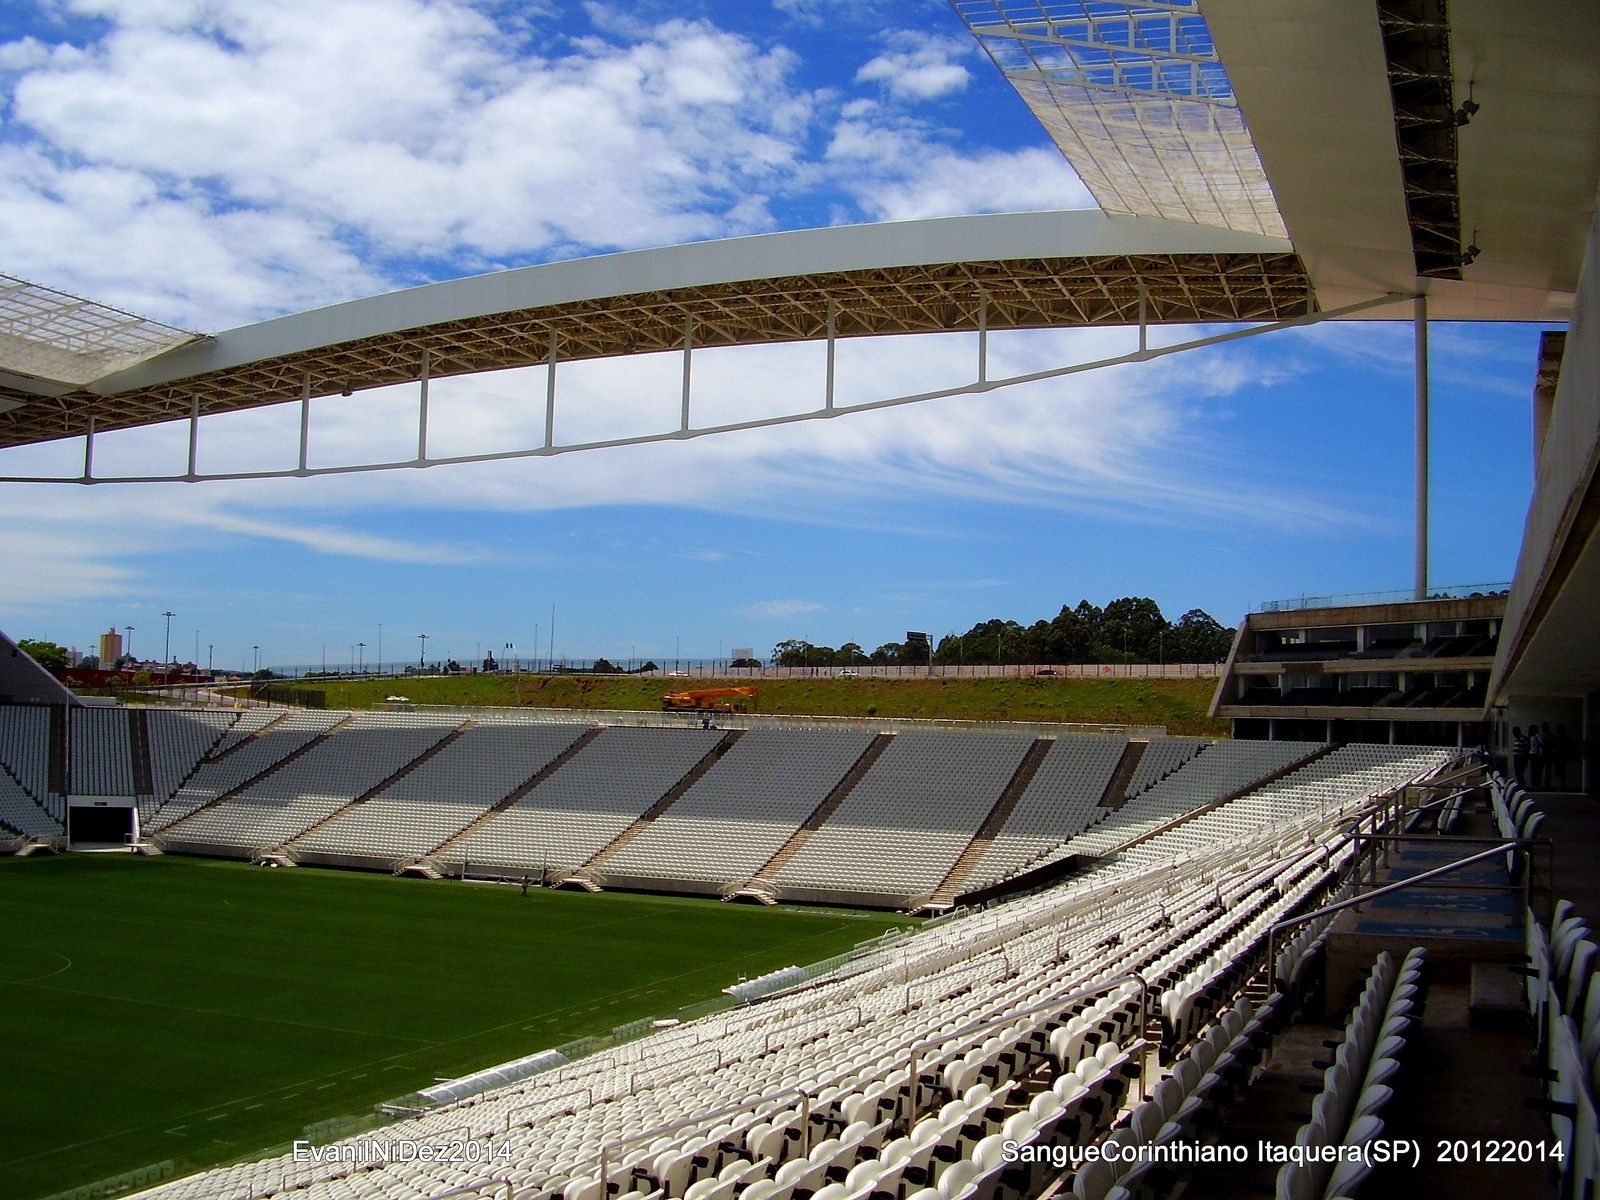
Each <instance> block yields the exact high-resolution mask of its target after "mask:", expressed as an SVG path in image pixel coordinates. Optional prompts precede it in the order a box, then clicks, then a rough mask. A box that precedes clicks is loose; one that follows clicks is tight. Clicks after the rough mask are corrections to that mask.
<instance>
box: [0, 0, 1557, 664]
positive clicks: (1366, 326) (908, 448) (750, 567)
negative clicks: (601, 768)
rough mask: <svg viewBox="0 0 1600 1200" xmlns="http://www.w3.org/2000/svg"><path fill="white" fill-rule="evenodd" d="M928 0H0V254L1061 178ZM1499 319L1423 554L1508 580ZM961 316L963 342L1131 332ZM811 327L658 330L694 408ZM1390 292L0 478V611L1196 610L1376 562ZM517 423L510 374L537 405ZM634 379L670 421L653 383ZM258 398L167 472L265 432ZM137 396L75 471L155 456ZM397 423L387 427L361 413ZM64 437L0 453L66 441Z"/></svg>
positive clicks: (229, 632) (570, 392) (566, 219)
mask: <svg viewBox="0 0 1600 1200" xmlns="http://www.w3.org/2000/svg"><path fill="white" fill-rule="evenodd" d="M1091 206H1092V200H1090V198H1089V197H1088V195H1087V193H1086V191H1085V190H1084V189H1083V187H1082V185H1081V184H1080V183H1079V182H1078V181H1077V179H1076V177H1075V176H1074V175H1073V174H1072V172H1071V171H1070V169H1069V168H1068V167H1067V166H1066V164H1065V163H1064V162H1063V160H1062V159H1061V157H1060V156H1059V154H1058V153H1057V152H1056V151H1055V149H1054V148H1053V146H1052V145H1051V144H1050V143H1049V141H1048V139H1047V137H1046V136H1045V134H1044V132H1043V130H1042V129H1041V128H1040V127H1039V126H1038V125H1037V123H1036V122H1035V121H1034V120H1033V118H1032V117H1031V116H1030V115H1029V114H1028V113H1027V112H1026V110H1025V109H1024V108H1023V106H1022V104H1021V102H1020V101H1019V100H1018V99H1017V98H1016V96H1015V94H1014V93H1013V92H1012V90H1011V88H1010V86H1009V85H1008V84H1006V83H1005V81H1004V80H1003V79H1002V78H1001V77H1000V76H999V74H998V73H997V72H996V71H995V70H994V68H993V67H992V65H991V64H990V63H989V62H988V60H987V59H986V58H985V57H984V56H983V55H982V53H981V51H980V50H979V49H978V47H977V46H976V44H975V43H974V42H973V41H972V40H971V38H970V37H969V36H968V35H967V33H966V31H965V29H964V27H963V26H962V25H961V23H960V21H959V20H958V18H957V17H956V16H955V15H954V13H953V12H952V11H951V10H950V8H949V7H948V5H946V4H945V3H944V2H943V0H938V2H935V0H915V2H910V3H906V2H899V3H893V4H890V3H886V2H885V3H873V2H871V0H776V2H772V3H767V2H756V0H749V2H729V3H695V2H694V0H675V2H674V3H671V4H667V3H659V4H658V3H651V2H645V3H628V4H622V3H615V4H605V3H598V2H596V3H586V4H583V3H533V4H529V3H522V2H515V3H513V2H509V0H507V2H495V0H483V2H480V3H477V4H469V3H445V2H439V0H333V2H332V3H329V2H328V0H318V2H316V3H312V2H310V0H276V2H275V3H273V4H270V5H266V4H261V3H259V2H258V0H41V2H37V3H9V4H6V5H5V6H3V7H0V272H4V273H7V274H11V275H17V276H21V277H24V278H27V279H31V280H34V281H36V282H39V283H43V284H47V285H49V286H53V287H57V288H61V289H63V290H66V291H70V292H75V293H77V294H81V295H87V296H90V297H92V298H94V299H97V300H100V301H103V302H106V303H110V304H114V305H117V306H120V307H124V308H127V309H130V310H132V311H135V312H139V313H141V314H144V315H147V316H151V317H155V318H157V319H160V320H164V321H168V322H171V323H173V324H176V325H179V326H182V327H185V328H190V329H194V330H197V331H201V332H215V331H218V330H223V329H228V328H232V327H235V326H238V325H241V324H246V323H249V322H252V321H256V320H260V319H263V318H266V317H270V316H274V315H278V314H281V313H285V312H295V311H300V310H303V309H306V308H309V307H314V306H317V305H321V304H326V303H332V302H335V301H339V300H343V299H349V298H352V297H357V296H362V295H370V294H374V293H377V292H382V291H385V290H390V289H393V288H396V287H403V286H410V285H414V284H417V283H421V282H427V281H430V280H436V279H445V278H452V277H457V276H462V275H468V274H474V273H478V272H481V271H487V270H493V269H496V268H500V267H507V266H520V265H525V264H530V263H538V262H545V261H553V260H557V259H562V258H570V257H575V256H581V255H585V254H593V253H602V252H606V251H612V250H617V249H627V248H633V247H640V246H652V245H666V244H673V243H676V242H682V241H688V240H701V239H707V238H716V237H723V236H732V235H740V234H749V233H761V232H767V231H773V230H783V229H798V228H807V227H812V226H817V225H826V224H838V223H850V222H861V221H877V220H894V219H909V218H917V217H928V216H941V215H953V214H958V213H967V212H982V211H1021V210H1034V209H1048V208H1082V207H1091ZM1537 338H1538V330H1537V329H1535V328H1533V327H1497V326H1440V327H1437V328H1436V330H1435V334H1434V355H1433V362H1434V389H1435V394H1434V422H1433V430H1434V433H1433V450H1434V487H1433V509H1434V526H1433V579H1434V581H1435V582H1436V583H1440V584H1453V583H1485V582H1494V581H1502V580H1505V579H1508V578H1509V577H1510V575H1511V572H1512V569H1513V566H1514V561H1515V554H1516V548H1517V545H1518V542H1519V539H1520V534H1521V526H1522V518H1523V514H1524V512H1525V510H1526V505H1527V497H1528V493H1529V487H1530V456H1531V451H1530V436H1529V432H1528V427H1529V415H1528V414H1529V404H1530V400H1529V396H1530V391H1531V385H1532V377H1533V365H1534V361H1535V353H1536V346H1537ZM1131 343H1132V335H1131V334H1129V333H1127V332H1126V331H1095V332H1092V333H1078V334H1069V333H1059V332H1058V333H1015V334H1001V335H995V336H994V337H993V338H992V339H991V354H992V355H993V356H994V357H995V359H996V361H997V366H996V368H995V369H996V370H1004V371H1006V372H1007V373H1009V371H1010V370H1011V369H1015V370H1017V371H1024V370H1036V369H1042V368H1046V367H1052V366H1059V365H1063V364H1065V363H1068V362H1072V361H1076V360H1078V359H1081V358H1083V357H1093V356H1098V355H1101V354H1106V353H1120V352H1123V351H1125V350H1127V349H1129V348H1130V346H1131ZM974 353H975V348H974V343H973V339H971V338H962V337H954V336H952V337H938V338H900V339H880V340H874V341H871V342H859V343H850V344H849V345H848V346H846V347H845V348H844V349H843V350H842V351H841V354H840V366H839V381H840V398H841V401H842V402H844V401H848V400H867V399H874V398H881V397H886V396H893V395H898V394H904V393H906V392H910V391H916V390H921V389H923V388H925V387H937V386H945V385H948V384H949V383H952V382H955V381H956V380H959V379H961V378H964V377H970V375H971V371H972V361H973V355H974ZM821 364H822V357H821V350H820V348H819V347H817V346H809V347H807V346H800V347H784V348H779V349H772V350H739V351H721V352H716V353H707V354H704V355H702V356H700V357H698V358H697V359H696V365H695V372H696V387H697V400H696V404H697V406H698V407H697V411H698V412H699V413H700V414H701V416H700V419H702V420H706V419H710V418H711V417H712V416H714V415H715V414H716V413H717V412H719V411H722V412H731V411H733V410H734V408H735V406H737V405H748V404H758V405H763V406H768V407H769V408H770V410H771V411H781V410H784V409H786V408H793V409H800V408H805V407H811V406H813V405H814V404H815V403H816V398H817V396H818V395H819V394H820V387H821V370H822V367H821ZM679 370H680V367H679V362H678V360H677V359H676V358H670V357H669V358H662V359H650V358H644V359H629V360H626V361H619V362H608V363H595V364H588V365H582V366H573V367H571V368H568V369H567V371H566V372H565V373H564V374H563V376H562V389H563V393H562V394H563V407H562V415H561V420H560V423H559V424H558V430H557V432H558V437H561V438H574V437H579V436H583V435H584V434H586V433H595V432H598V431H601V430H605V431H608V432H614V431H616V430H619V429H628V430H642V429H644V428H648V427H650V426H651V425H652V424H653V423H654V424H659V420H660V414H663V413H666V414H671V415H675V412H676V405H677V403H678V395H677V386H678V385H677V380H678V373H679ZM1411 386H1412V384H1411V330H1410V328H1409V326H1408V325H1404V324H1389V323H1347V324H1340V325H1325V326H1319V327H1315V328H1311V329H1306V330H1296V331H1289V332H1284V333H1278V334H1274V335H1271V336H1270V337H1264V338H1259V339H1250V340H1247V341H1245V342H1242V343H1235V344H1233V345H1231V346H1228V347H1224V348H1217V349H1210V350H1204V351H1198V352H1193V353H1190V354H1184V355H1176V356H1172V357H1170V358H1166V359H1164V360H1161V361H1158V362H1152V363H1147V364H1143V365H1139V366H1136V367H1122V368H1116V369H1113V370H1107V371H1101V372H1094V373H1090V374H1086V375H1079V376H1073V377H1069V378H1067V379H1064V380H1057V381H1053V382H1048V383H1039V384H1032V385H1027V386H1025V387H1019V388H1013V389H1007V390H1004V391H1001V392H996V393H993V394H990V395H988V396H984V397H966V398H960V399H949V400H941V401H934V402H930V403H926V404H921V405H915V406H910V407H906V408H901V409H896V410H891V411H888V412H882V413H875V414H871V415H863V416H856V417H850V418H847V419H844V420H840V421H832V422H827V423H825V424H811V425H803V426H791V427H786V428H779V429H770V430H764V431H758V432H749V433H741V434H734V435H726V436H722V437H717V438H707V439H701V440H699V441H696V442H693V443H682V444H668V445H661V446H654V447H640V448H632V449H628V450H619V451H603V452H597V453H585V454H577V455H568V456H564V457H561V458H558V459H535V460H525V461H520V462H511V463H500V464H493V465H484V466H462V467H449V468H438V469H434V470H430V471H426V472H394V473H388V474H382V475H362V476H353V477H344V478H328V479H318V480H298V481H297V480H281V481H272V482H257V483H250V484H238V485H231V484H230V485H205V486H200V487H186V486H182V485H170V486H153V485H151V486H144V485H141V486H133V487H100V488H82V487H64V486H34V485H9V486H7V485H0V506H3V508H4V511H5V513H6V520H5V521H4V522H3V523H0V547H3V549H4V552H5V553H4V557H5V560H6V561H7V563H8V564H9V567H10V569H9V570H7V571H6V572H4V573H3V575H0V628H4V629H5V630H6V631H7V632H8V633H10V634H12V635H13V636H17V637H41V638H48V639H50V640H54V641H58V642H62V643H65V644H71V645H77V646H80V647H89V646H91V645H92V641H93V638H94V636H95V634H96V633H97V632H98V631H99V630H103V629H105V628H106V627H107V626H109V625H112V624H115V625H117V626H118V627H121V626H124V625H133V626H135V627H136V632H135V634H134V649H135V651H136V652H138V653H140V654H141V655H143V654H152V653H155V654H159V652H160V649H161V643H160V639H161V638H162V636H163V631H164V621H163V619H162V617H161V616H160V614H161V613H162V612H163V611H164V610H166V609H169V608H170V609H171V610H173V611H174V612H175V613H177V614H178V615H177V616H176V617H175V618H174V620H173V622H172V630H173V634H172V640H173V651H174V653H175V654H178V655H181V656H183V657H189V656H191V655H192V654H193V653H194V647H195V644H196V641H197V640H198V644H199V646H200V651H201V657H202V658H204V656H205V654H206V653H207V649H208V647H214V648H215V649H214V651H213V653H214V655H215V660H216V661H217V663H218V664H221V665H241V664H245V663H248V662H249V661H250V660H251V656H252V651H251V647H252V646H253V645H260V646H261V647H262V648H263V659H264V661H266V662H270V663H278V664H286V663H308V662H316V661H318V660H319V658H320V656H321V653H322V648H323V646H324V645H326V647H327V655H328V660H329V663H330V665H332V664H333V663H336V662H343V661H345V660H347V659H348V657H349V653H350V647H351V645H352V644H353V643H355V642H357V641H365V642H366V643H367V649H366V651H365V655H366V657H367V659H368V660H369V661H370V660H371V659H372V658H373V657H374V655H375V652H376V643H377V639H378V636H379V626H380V625H382V627H383V638H384V652H385V657H386V658H387V659H390V660H391V661H393V660H397V659H399V658H401V657H402V656H406V657H412V658H414V657H415V654H416V651H417V649H418V644H419V643H418V639H417V636H416V635H417V634H418V633H421V632H426V633H428V634H429V635H430V638H429V643H428V645H429V658H430V659H432V658H434V657H435V656H436V655H450V656H455V657H458V658H463V659H465V658H467V657H468V656H471V655H474V654H475V653H477V652H478V650H479V648H484V649H487V648H489V647H499V646H503V645H504V644H505V643H507V642H512V643H515V644H516V645H517V646H518V647H519V649H520V648H523V647H529V648H531V647H532V646H533V644H534V640H535V637H536V635H537V637H538V641H539V643H540V645H541V647H543V648H544V649H548V638H549V621H550V611H551V606H552V605H554V606H555V608H556V613H557V616H556V639H555V651H556V654H557V656H558V657H568V658H589V657H592V656H595V655H606V656H608V657H611V658H613V659H617V658H632V657H635V656H637V657H639V658H644V657H652V658H655V659H657V660H658V661H660V660H662V659H663V658H666V657H670V656H672V655H674V654H676V653H678V652H679V648H680V647H681V653H682V654H683V656H684V657H711V656H714V655H717V654H718V653H719V652H720V653H722V654H726V653H727V651H728V650H729V649H730V648H731V647H733V646H753V647H755V648H756V649H757V651H758V653H761V654H763V655H764V654H766V653H768V652H770V650H771V647H772V646H773V644H774V643H775V642H777V641H779V640H782V639H784V638H788V637H804V638H807V639H809V640H811V641H815V642H822V643H828V644H832V645H838V644H840V643H842V642H845V641H857V642H860V643H861V644H863V645H865V646H867V647H868V648H871V647H873V646H876V645H878V644H879V643H881V642H884V641H888V640H892V639H898V638H900V637H901V636H902V635H903V634H904V632H905V630H907V629H926V630H929V631H931V632H933V633H935V634H936V635H937V634H943V633H945V632H951V631H956V630H963V629H966V628H967V627H969V626H970V625H972V624H973V623H975V622H977V621H980V620H983V619H986V618H988V617H991V616H1005V617H1012V618H1015V619H1018V620H1021V621H1024V622H1029V621H1032V620H1034V619H1036V618H1038V617H1041V616H1042V617H1048V616H1051V615H1053V614H1054V613H1055V611H1056V610H1057V609H1058V608H1059V607H1060V605H1061V604H1063V603H1067V604H1075V603H1076V602H1077V601H1078V600H1079V599H1082V598H1088V599H1089V600H1091V601H1093V602H1095V603H1099V604H1104V603H1105V602H1107V601H1109V600H1111V599H1113V598H1115V597H1118V596H1122V595H1148V596H1151V597H1153V598H1154V599H1155V600H1156V601H1157V602H1158V603H1159V604H1160V605H1161V607H1162V609H1163V610H1164V611H1165V612H1166V613H1167V615H1168V616H1169V618H1172V619H1176V618H1177V617H1178V616H1179V615H1180V614H1181V613H1182V612H1183V611H1184V610H1185V609H1187V608H1190V607H1196V606H1198V607H1202V608H1205V609H1206V610H1208V611H1209V612H1211V613H1212V614H1213V615H1215V616H1216V617H1217V618H1218V619H1219V620H1222V621H1223V622H1224V623H1227V624H1233V623H1235V622H1237V621H1238V619H1239V618H1240V617H1241V616H1242V615H1243V614H1244V613H1245V612H1246V611H1247V610H1248V609H1249V608H1251V607H1252V606H1254V605H1256V604H1258V603H1259V602H1260V601H1262V600H1267V599H1277V598H1283V597H1289V596H1295V595H1299V594H1302V593H1311V594H1325V593H1343V592H1365V591H1381V590H1389V589H1397V588H1405V587H1407V586H1409V584H1410V580H1411V562H1412V544H1411V520H1412V515H1411V514H1412V506H1413V496H1412V475H1411V471H1412V448H1411V437H1412V432H1411V422H1412V412H1411ZM542 396H543V376H542V372H540V371H537V370H535V371H532V372H507V373H503V374H500V375H493V376H481V377H475V378H473V379H468V380H453V381H448V382H446V383H444V384H439V385H436V390H435V411H436V413H438V414H440V415H439V416H438V418H437V419H436V429H437V430H438V432H437V433H436V435H435V438H434V442H433V445H434V448H435V449H437V450H441V451H442V450H447V449H459V450H472V449H484V448H492V447H494V446H496V445H502V446H503V445H505V444H507V440H508V439H512V438H519V437H521V436H522V433H521V431H522V430H524V429H525V428H526V427H527V425H528V423H529V421H530V419H531V418H530V416H529V413H530V409H529V403H528V402H529V399H530V397H533V398H537V399H538V400H540V401H542ZM414 403H415V401H414V393H413V392H412V391H411V390H409V389H405V390H400V391H396V392H387V391H386V392H375V393H364V394H361V395H357V396H355V397H352V398H351V399H349V400H337V399H335V400H330V401H326V402H320V401H319V403H318V406H317V410H316V412H317V417H316V420H317V431H316V433H315V435H314V441H313V461H335V460H336V457H337V456H338V455H341V454H355V455H359V456H363V457H377V456H379V455H381V454H383V453H384V452H385V449H386V448H387V447H391V446H392V447H396V448H399V447H403V446H404V445H405V444H406V442H407V440H408V439H410V438H412V437H414V435H413V434H412V433H410V432H409V431H408V430H407V428H406V425H405V422H406V420H407V414H408V413H409V412H410V411H412V409H413V408H414ZM541 419H542V414H541ZM668 419H671V417H670V416H669V418H668ZM297 422H298V414H297V413H296V412H293V411H288V412H283V411H276V410H273V411H262V412H256V413H250V414H242V415H237V416H233V417H227V418H216V419H214V420H208V421H207V422H206V424H205V428H204V434H203V437H204V442H203V449H202V467H203V468H209V469H215V468H220V467H222V466H224V465H226V464H238V465H243V464H246V463H259V462H260V461H262V460H263V459H271V460H274V461H276V462H278V463H280V464H288V465H292V463H291V462H290V460H291V459H292V456H293V454H294V448H295V442H296V437H297V432H298V424H297ZM183 437H184V434H183V432H182V431H181V430H159V429H157V430H144V431H134V432H130V433H126V434H121V435H115V436H111V437H106V438H103V439H101V440H100V441H99V442H98V443H97V447H96V467H97V470H98V471H101V472H106V473H112V472H114V471H116V470H118V469H121V470H135V469H148V468H149V467H150V466H151V465H152V464H161V465H164V466H172V467H175V468H177V469H181V466H182V456H183V453H184V442H183ZM402 452H403V451H402ZM80 454H81V450H80V448H79V446H77V445H75V444H68V443H63V444H59V445H52V446H45V447H37V448H26V449H23V450H14V451H7V452H5V453H4V454H3V455H0V458H3V459H4V467H5V470H4V473H6V474H23V473H29V472H39V473H53V472H56V471H71V470H74V469H75V468H76V467H77V465H78V464H79V456H80Z"/></svg>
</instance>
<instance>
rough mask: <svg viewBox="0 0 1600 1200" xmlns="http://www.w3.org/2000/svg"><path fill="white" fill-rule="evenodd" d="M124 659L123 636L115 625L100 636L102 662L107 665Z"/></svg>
mask: <svg viewBox="0 0 1600 1200" xmlns="http://www.w3.org/2000/svg"><path fill="white" fill-rule="evenodd" d="M121 657H122V635H121V634H120V633H118V632H117V629H116V626H115V625H113V626H112V627H111V628H110V629H108V630H106V631H105V632H104V633H102V634H101V635H100V661H101V662H102V663H105V664H106V665H108V666H109V665H110V664H112V663H114V662H116V661H117V660H118V659H120V658H121Z"/></svg>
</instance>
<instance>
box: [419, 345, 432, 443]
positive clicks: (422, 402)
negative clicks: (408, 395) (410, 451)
mask: <svg viewBox="0 0 1600 1200" xmlns="http://www.w3.org/2000/svg"><path fill="white" fill-rule="evenodd" d="M432 365H433V354H432V351H429V350H424V351H423V352H422V372H421V376H420V378H419V380H418V382H419V383H420V384H421V387H420V389H419V392H418V396H417V465H418V466H419V467H420V466H421V465H422V464H423V463H425V462H427V461H428V370H429V368H430V367H432Z"/></svg>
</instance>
